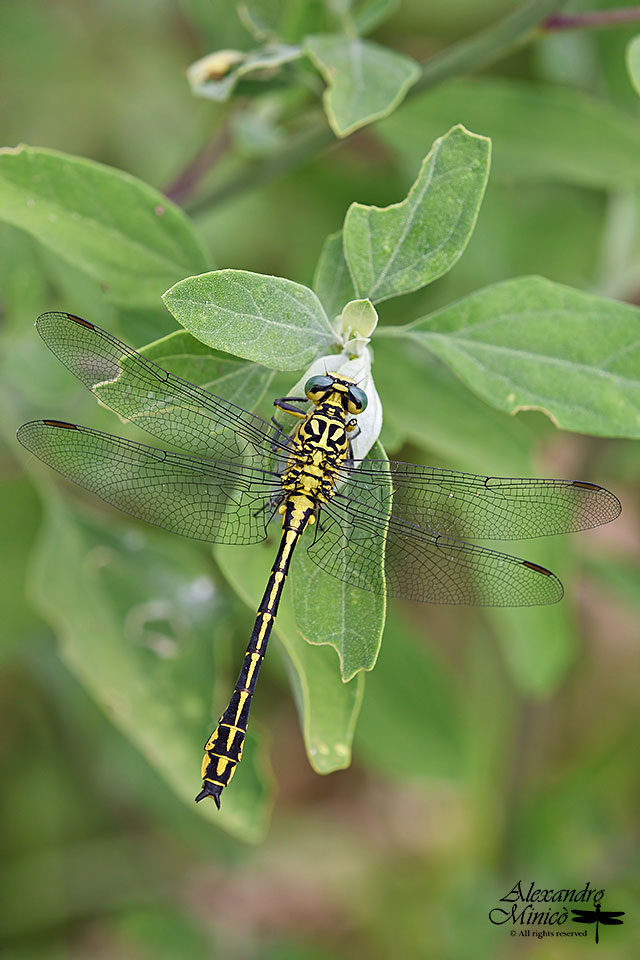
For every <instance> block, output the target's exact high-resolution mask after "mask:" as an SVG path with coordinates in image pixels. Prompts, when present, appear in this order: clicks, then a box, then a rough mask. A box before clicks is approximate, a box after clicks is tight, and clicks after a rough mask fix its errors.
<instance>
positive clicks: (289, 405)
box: [273, 397, 307, 417]
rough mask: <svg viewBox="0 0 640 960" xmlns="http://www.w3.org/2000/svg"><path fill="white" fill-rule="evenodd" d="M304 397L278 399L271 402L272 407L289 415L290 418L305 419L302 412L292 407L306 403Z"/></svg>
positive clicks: (304, 414)
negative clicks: (295, 404)
mask: <svg viewBox="0 0 640 960" xmlns="http://www.w3.org/2000/svg"><path fill="white" fill-rule="evenodd" d="M306 402H307V398H306V397H279V398H278V399H277V400H274V401H273V405H274V407H277V408H278V410H283V411H284V412H285V413H290V414H291V416H292V417H306V413H305V412H304V410H299V409H298V407H294V403H306Z"/></svg>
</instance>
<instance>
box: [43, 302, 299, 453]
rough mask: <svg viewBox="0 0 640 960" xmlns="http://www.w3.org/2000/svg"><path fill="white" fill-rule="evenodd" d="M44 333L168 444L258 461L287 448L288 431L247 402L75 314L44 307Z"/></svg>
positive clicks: (93, 384) (125, 413)
mask: <svg viewBox="0 0 640 960" xmlns="http://www.w3.org/2000/svg"><path fill="white" fill-rule="evenodd" d="M36 328H37V330H38V333H39V334H40V336H41V337H42V339H43V340H44V342H45V343H46V344H47V346H48V347H49V349H50V350H51V351H52V353H54V354H55V355H56V356H57V357H58V358H59V359H60V360H61V361H62V363H64V364H65V366H66V367H68V368H69V370H71V372H72V373H74V374H75V376H76V377H78V379H79V380H82V382H83V383H84V384H85V385H86V386H87V387H88V388H89V389H90V390H91V391H92V393H94V394H95V396H96V397H97V398H98V400H99V401H100V402H101V403H103V404H104V405H105V406H107V407H109V408H110V409H111V410H114V411H115V412H116V413H117V414H118V415H119V416H120V417H122V418H123V419H125V420H131V421H132V422H134V423H135V424H136V425H137V426H139V427H142V429H143V430H146V431H147V432H148V433H150V434H152V435H153V436H154V437H157V438H158V439H160V440H162V441H163V442H164V443H170V444H172V445H174V446H177V447H181V448H182V449H185V450H189V451H190V452H191V453H195V454H199V455H201V456H209V457H212V458H213V459H216V460H235V459H242V460H243V461H244V462H245V463H248V464H250V465H253V466H257V467H264V466H270V465H273V464H274V463H275V462H276V461H277V459H278V458H282V456H284V455H285V454H286V450H287V445H288V437H287V436H286V434H284V433H282V432H281V431H280V430H278V429H277V428H276V427H274V426H272V425H270V424H268V423H266V422H265V421H264V420H261V419H260V417H256V416H255V415H254V414H252V413H249V412H248V411H247V410H244V409H243V408H242V407H239V406H237V405H236V404H234V403H231V402H230V401H228V400H224V399H223V398H221V397H217V396H215V395H214V394H212V393H209V392H208V391H207V390H204V389H202V388H201V387H197V386H195V384H192V383H189V382H188V381H187V380H182V379H181V378H180V377H176V376H174V375H173V374H171V373H168V372H167V371H166V370H164V369H163V368H162V367H159V366H158V365H157V364H156V363H153V361H151V360H147V358H146V357H143V356H142V355H141V354H140V353H138V352H137V351H136V350H133V349H132V348H131V347H129V346H127V344H126V343H123V342H122V341H121V340H118V339H117V338H116V337H113V336H112V335H111V334H110V333H107V331H106V330H102V329H101V328H100V327H96V326H95V325H94V324H92V323H88V322H87V321H86V320H82V319H81V318H80V317H74V316H73V315H72V314H69V313H55V312H52V313H43V314H42V316H41V317H38V320H37V323H36Z"/></svg>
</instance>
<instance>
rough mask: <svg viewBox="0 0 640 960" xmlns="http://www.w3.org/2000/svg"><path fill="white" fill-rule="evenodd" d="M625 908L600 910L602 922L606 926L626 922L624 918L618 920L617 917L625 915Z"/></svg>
mask: <svg viewBox="0 0 640 960" xmlns="http://www.w3.org/2000/svg"><path fill="white" fill-rule="evenodd" d="M624 914H625V911H624V910H601V911H600V918H599V919H600V923H604V924H605V926H608V927H615V926H617V925H618V924H622V923H624V920H617V919H616V917H624Z"/></svg>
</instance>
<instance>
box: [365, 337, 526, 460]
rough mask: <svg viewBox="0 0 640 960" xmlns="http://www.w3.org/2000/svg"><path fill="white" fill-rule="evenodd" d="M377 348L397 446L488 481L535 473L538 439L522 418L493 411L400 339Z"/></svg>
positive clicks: (380, 378)
mask: <svg viewBox="0 0 640 960" xmlns="http://www.w3.org/2000/svg"><path fill="white" fill-rule="evenodd" d="M382 330H385V331H386V328H382V329H381V328H379V331H380V334H379V335H380V336H383V332H382ZM378 343H379V345H380V349H376V363H375V369H376V383H377V384H378V388H379V390H380V397H381V400H382V404H383V408H384V422H385V425H389V426H391V427H392V428H393V429H394V430H396V431H397V433H398V434H399V436H400V438H401V440H400V442H399V443H397V447H400V446H401V443H402V441H403V440H409V441H410V442H412V443H415V444H417V445H418V446H419V447H422V448H424V449H426V450H427V451H428V452H429V456H430V458H434V455H435V465H436V466H442V465H450V466H454V467H456V468H457V469H459V470H468V471H471V472H473V473H486V474H489V476H496V475H497V476H522V477H525V476H527V475H528V474H530V473H531V472H532V441H533V435H532V433H531V431H530V430H529V429H527V426H526V425H525V423H524V422H523V420H522V418H521V417H517V418H516V417H510V416H508V414H506V413H502V412H501V411H499V410H495V409H494V408H493V407H490V406H488V405H487V404H486V403H485V402H484V401H483V400H480V399H479V398H478V397H477V396H476V395H475V394H474V393H472V392H471V391H470V390H469V389H468V388H467V387H466V386H464V384H462V383H461V382H460V381H459V380H458V379H457V377H455V376H454V375H453V374H452V373H451V371H450V370H448V368H447V367H446V366H445V365H444V364H443V363H442V362H441V361H440V360H439V359H438V358H437V357H435V356H433V355H432V354H431V353H429V352H428V351H427V350H416V349H415V346H414V344H413V343H411V342H405V341H404V340H402V339H401V338H398V339H396V340H392V339H390V338H389V339H385V340H384V342H383V341H382V340H379V341H378ZM407 397H409V398H410V402H409V403H407ZM425 456H426V455H425ZM442 461H444V464H443V463H442Z"/></svg>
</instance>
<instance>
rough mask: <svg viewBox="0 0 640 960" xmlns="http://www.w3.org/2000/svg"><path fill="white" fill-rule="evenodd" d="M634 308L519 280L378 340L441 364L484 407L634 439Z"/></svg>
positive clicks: (637, 399)
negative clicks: (403, 344)
mask: <svg viewBox="0 0 640 960" xmlns="http://www.w3.org/2000/svg"><path fill="white" fill-rule="evenodd" d="M639 319H640V310H638V308H637V307H632V306H630V305H629V304H626V303H618V302H616V301H614V300H605V299H603V298H602V297H596V296H593V295H592V294H588V293H582V292H581V291H579V290H572V289H571V288H570V287H565V286H562V285H561V284H557V283H551V282H550V281H549V280H544V279H543V278H542V277H519V278H517V279H515V280H507V281H505V282H504V283H497V284H494V285H493V286H490V287H485V289H484V290H479V291H478V292H477V293H474V294H472V295H471V296H470V297H466V298H465V299H463V300H460V301H458V303H454V304H452V305H451V306H449V307H445V308H444V309H443V310H439V311H437V312H436V313H433V314H431V316H428V317H424V318H422V319H421V320H416V321H415V322H414V323H411V324H409V325H408V326H406V327H386V328H385V329H384V333H385V335H389V336H399V337H403V338H407V339H408V340H409V341H410V342H411V343H414V344H416V345H419V346H422V347H424V348H425V349H427V350H430V351H431V352H432V353H435V354H436V355H437V356H438V357H440V359H441V360H443V361H444V362H445V363H446V364H447V365H448V366H449V367H450V368H451V369H452V370H453V371H454V372H455V373H456V375H457V376H458V377H460V379H461V380H462V381H463V383H465V384H467V386H468V387H470V389H472V390H473V391H474V392H475V393H477V394H478V396H480V397H482V398H483V399H484V400H485V401H486V402H487V403H490V404H491V405H492V406H494V407H497V408H498V409H499V410H506V411H508V412H509V413H517V412H518V411H519V410H540V411H542V413H545V414H546V415H547V416H548V417H550V419H551V420H553V422H554V423H555V424H556V425H557V426H558V427H560V428H561V429H563V430H574V431H576V432H578V433H590V434H595V435H597V436H612V437H639V436H640V336H639V333H638V331H639V330H640V327H639Z"/></svg>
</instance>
